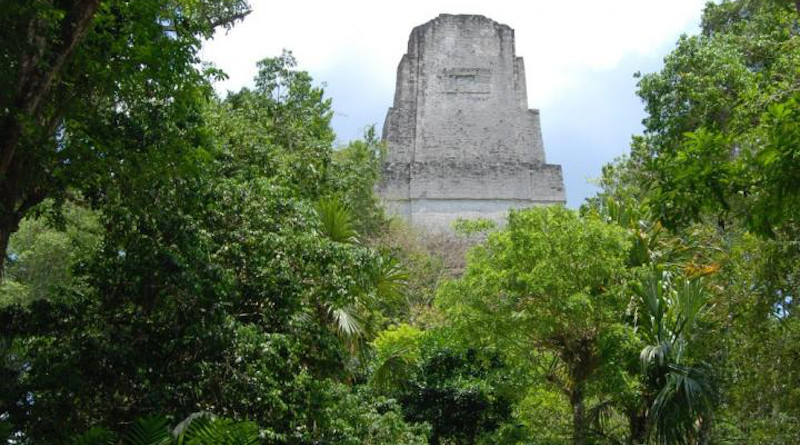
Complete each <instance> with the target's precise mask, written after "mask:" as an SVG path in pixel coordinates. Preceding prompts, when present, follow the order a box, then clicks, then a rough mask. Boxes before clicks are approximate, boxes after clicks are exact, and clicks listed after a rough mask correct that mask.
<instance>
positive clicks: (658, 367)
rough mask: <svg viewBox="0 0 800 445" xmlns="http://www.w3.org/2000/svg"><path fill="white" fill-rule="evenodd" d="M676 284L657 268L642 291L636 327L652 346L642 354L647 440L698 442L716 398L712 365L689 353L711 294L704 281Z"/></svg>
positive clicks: (671, 442)
mask: <svg viewBox="0 0 800 445" xmlns="http://www.w3.org/2000/svg"><path fill="white" fill-rule="evenodd" d="M676 281H677V282H673V277H672V275H671V274H670V273H669V272H664V271H661V270H659V269H654V270H652V271H651V273H650V274H649V275H648V276H647V277H646V278H645V279H643V280H642V283H641V284H640V286H639V287H638V290H637V294H638V296H639V298H640V299H641V303H642V306H643V311H642V314H640V316H639V317H638V318H637V329H638V331H639V332H640V333H641V334H642V335H643V337H644V338H645V340H646V342H647V343H648V345H647V346H646V347H644V348H643V349H642V352H641V354H640V361H641V365H642V374H643V375H644V377H645V382H646V384H647V386H648V388H647V390H646V391H647V393H648V394H647V396H648V397H649V401H651V404H650V406H649V409H648V414H647V419H648V436H649V437H651V438H654V439H655V441H656V442H657V443H659V444H695V443H698V442H701V441H702V436H703V433H704V431H706V429H707V427H708V425H709V422H710V421H711V416H712V413H713V410H714V408H715V405H716V399H717V396H716V394H717V388H716V384H715V382H714V379H713V376H712V374H711V372H710V367H709V365H708V364H707V363H705V362H703V361H701V360H696V359H694V358H693V357H692V356H691V354H690V348H691V346H692V345H693V342H695V341H696V339H697V334H698V333H699V332H698V331H699V330H700V329H699V328H700V327H701V324H700V321H701V320H702V318H703V316H704V314H705V313H706V312H707V309H708V305H707V301H708V292H707V290H706V287H705V283H704V281H703V278H694V279H687V278H685V277H679V278H678V279H677V280H676Z"/></svg>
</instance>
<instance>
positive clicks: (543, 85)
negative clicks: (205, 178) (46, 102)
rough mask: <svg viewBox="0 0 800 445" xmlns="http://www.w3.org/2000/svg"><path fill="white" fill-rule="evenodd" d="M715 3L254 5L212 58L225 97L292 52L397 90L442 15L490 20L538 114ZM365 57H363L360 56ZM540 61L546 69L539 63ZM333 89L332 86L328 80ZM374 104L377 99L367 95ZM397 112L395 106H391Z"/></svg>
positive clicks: (208, 52)
mask: <svg viewBox="0 0 800 445" xmlns="http://www.w3.org/2000/svg"><path fill="white" fill-rule="evenodd" d="M704 3H705V0H666V1H665V0H613V1H596V0H573V1H541V0H540V1H528V2H524V1H519V0H514V1H503V0H493V1H487V0H480V1H478V0H439V1H433V0H428V1H425V0H406V1H393V2H386V1H375V0H371V1H367V0H347V1H302V0H301V1H288V2H287V1H283V2H272V1H267V0H252V6H253V13H252V14H251V15H250V16H249V17H248V18H247V19H246V20H245V21H244V22H243V23H240V24H238V25H237V26H236V27H235V28H234V29H233V30H232V31H230V32H229V33H227V34H225V33H219V34H218V35H217V36H216V37H215V38H214V40H213V41H211V42H209V43H207V44H206V45H205V47H204V49H203V56H204V58H205V59H206V60H209V61H212V62H214V63H215V64H216V65H217V66H219V67H220V68H222V69H223V70H224V71H226V72H227V73H228V74H229V75H230V79H229V80H228V81H227V82H225V83H223V84H221V85H219V88H220V89H221V90H223V91H224V90H225V89H238V88H239V87H241V86H243V85H247V84H249V82H250V80H251V79H252V77H253V75H254V74H255V62H256V61H257V60H259V59H261V58H263V57H267V56H273V55H277V54H279V53H280V51H281V49H282V48H288V49H291V50H292V51H293V52H294V53H295V56H297V58H298V60H299V61H300V63H301V67H302V68H303V69H306V70H308V71H310V72H312V74H313V73H315V72H322V71H329V70H330V69H331V67H333V66H334V65H337V60H338V59H339V58H340V57H342V56H343V55H347V59H348V60H349V61H351V62H354V63H355V64H354V65H353V66H350V67H348V68H349V69H352V70H366V71H367V72H369V73H370V75H371V77H372V76H374V77H375V78H376V80H377V81H376V82H374V85H375V86H377V87H380V88H393V87H394V75H395V69H396V66H397V63H398V62H399V60H400V57H401V56H402V54H403V53H404V52H405V48H406V42H407V39H408V34H409V32H410V31H411V29H412V28H413V27H414V26H417V25H420V24H422V23H424V22H426V21H428V20H430V19H432V18H434V17H436V16H437V15H438V14H440V13H443V12H446V13H468V14H482V15H485V16H487V17H489V18H492V19H494V20H496V21H498V22H501V23H505V24H508V25H509V26H511V27H512V28H514V29H515V30H516V37H517V55H519V56H522V57H524V58H525V60H526V61H527V76H528V89H529V94H528V96H529V98H530V101H531V105H532V106H535V107H545V106H546V105H547V104H548V103H549V102H550V101H553V100H555V99H556V98H557V97H558V96H559V94H561V93H563V92H564V91H565V90H569V89H571V88H575V87H576V85H575V82H576V81H577V80H578V79H580V78H581V77H583V76H581V73H582V72H585V71H591V70H598V69H600V70H603V69H611V68H613V67H614V66H616V65H617V64H618V63H619V61H620V60H621V59H622V58H623V57H625V56H629V55H648V54H650V53H651V52H652V51H653V50H654V49H655V48H659V47H663V45H664V44H665V43H671V41H674V40H675V38H676V37H677V36H678V35H679V34H680V33H681V32H683V31H686V30H687V29H688V28H689V25H691V24H694V23H696V21H697V19H698V17H699V15H700V11H701V9H702V6H703V4H704ZM354 53H355V54H357V57H353V54H354ZM534 61H536V63H534ZM320 80H325V79H320ZM365 94H369V91H365ZM388 105H389V104H387V106H388Z"/></svg>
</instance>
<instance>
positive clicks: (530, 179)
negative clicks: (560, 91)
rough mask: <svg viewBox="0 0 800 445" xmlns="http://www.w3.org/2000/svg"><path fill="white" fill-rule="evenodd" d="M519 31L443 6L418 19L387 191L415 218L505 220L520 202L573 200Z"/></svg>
mask: <svg viewBox="0 0 800 445" xmlns="http://www.w3.org/2000/svg"><path fill="white" fill-rule="evenodd" d="M527 102H528V100H527V93H526V87H525V68H524V64H523V61H522V58H521V57H516V55H515V52H514V30H513V29H511V28H510V27H508V26H506V25H501V24H499V23H497V22H495V21H493V20H490V19H488V18H486V17H483V16H475V15H449V14H443V15H440V16H439V17H437V18H436V19H434V20H431V21H430V22H428V23H426V24H424V25H421V26H418V27H416V28H414V30H413V31H412V32H411V36H410V38H409V42H408V52H407V53H406V54H405V55H404V56H403V58H402V59H401V61H400V65H399V66H398V68H397V87H396V90H395V98H394V105H393V106H392V107H391V108H389V112H388V113H387V116H386V121H385V122H384V127H383V139H384V140H385V141H386V142H387V146H388V158H387V162H386V164H385V166H384V172H383V173H384V175H383V176H384V180H383V183H382V184H381V185H380V187H379V190H378V192H379V194H380V195H381V196H382V197H383V198H384V200H385V201H386V202H387V205H388V207H389V209H390V210H392V211H394V212H396V213H398V214H400V215H403V216H405V217H406V218H407V219H409V220H410V221H411V222H412V223H413V224H415V225H420V226H426V227H428V228H430V229H435V230H448V229H449V228H450V225H451V223H452V222H453V221H454V220H455V219H457V218H459V217H462V218H475V217H482V218H491V219H494V220H497V221H502V220H504V219H505V215H506V213H507V211H508V209H510V208H521V207H530V206H532V205H540V204H552V203H563V202H564V201H565V193H564V182H563V178H562V175H561V166H559V165H552V164H547V163H546V162H545V155H544V145H543V143H542V133H541V128H540V123H539V112H538V110H529V109H528V105H527Z"/></svg>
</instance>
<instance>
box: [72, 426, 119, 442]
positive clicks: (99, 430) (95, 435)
mask: <svg viewBox="0 0 800 445" xmlns="http://www.w3.org/2000/svg"><path fill="white" fill-rule="evenodd" d="M115 442H116V440H115V437H114V433H112V432H111V431H110V430H108V428H103V427H94V428H92V429H90V430H89V431H86V432H85V433H83V434H79V435H77V436H74V437H73V438H72V440H71V441H70V444H71V445H114V443H115Z"/></svg>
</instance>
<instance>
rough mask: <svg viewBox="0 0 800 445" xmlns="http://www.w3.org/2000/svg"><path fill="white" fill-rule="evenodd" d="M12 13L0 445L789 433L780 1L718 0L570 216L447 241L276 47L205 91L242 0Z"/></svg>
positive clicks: (480, 225)
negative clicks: (405, 217) (386, 193)
mask: <svg viewBox="0 0 800 445" xmlns="http://www.w3.org/2000/svg"><path fill="white" fill-rule="evenodd" d="M0 7H2V9H3V11H4V16H3V17H2V18H0V25H3V26H0V45H2V46H1V47H0V51H1V52H0V54H1V55H2V58H3V60H4V61H6V63H4V64H1V65H2V67H0V88H2V91H0V100H1V101H2V102H0V105H2V106H1V107H0V121H1V122H0V126H1V128H2V129H3V130H2V134H0V144H1V145H2V147H0V149H1V150H2V152H1V153H0V207H2V215H0V250H2V257H3V261H4V264H2V265H1V266H2V270H3V275H2V283H0V443H14V444H25V443H32V444H33V443H74V444H108V443H125V444H128V443H130V444H137V443H142V444H145V443H146V444H150V443H197V444H206V443H208V444H211V443H231V444H238V443H242V444H249V443H266V444H376V445H377V444H422V443H431V444H455V443H459V444H461V443H463V444H496V443H501V444H506V443H508V444H511V443H525V444H562V443H574V444H579V445H581V444H621V443H626V444H704V443H721V444H734V443H765V444H785V443H797V442H800V435H798V434H799V433H798V431H800V391H798V389H797V382H798V381H800V371H799V370H800V335H798V332H800V330H799V329H800V325H798V318H797V314H796V312H795V307H796V301H795V296H796V295H797V294H798V292H800V238H798V234H799V233H800V230H798V228H799V227H800V226H798V223H800V221H798V219H797V215H798V214H799V213H798V212H800V204H798V202H799V201H798V198H799V197H800V194H798V191H799V190H800V183H798V178H800V158H799V157H798V147H800V96H798V90H799V89H800V86H799V85H800V83H799V82H800V80H798V79H800V47H798V45H800V25H798V23H800V10H799V9H798V8H800V7H798V6H797V5H796V4H795V3H792V2H789V1H785V0H736V1H723V2H720V3H709V4H708V5H707V6H706V9H705V12H704V15H703V22H702V30H701V33H700V34H699V35H697V36H687V37H682V38H681V39H680V40H679V41H678V42H677V45H676V48H675V50H674V51H672V52H671V53H670V54H669V55H668V56H667V57H666V59H665V64H664V67H663V69H662V70H661V71H659V72H656V73H652V74H647V75H645V76H642V77H641V80H640V83H639V95H640V96H641V98H642V99H643V101H644V105H645V108H646V110H647V113H648V115H647V118H646V119H645V122H644V124H645V132H644V134H643V135H640V136H637V137H635V138H634V139H633V141H632V146H631V154H630V156H627V157H624V158H622V159H620V160H618V161H616V162H614V163H612V164H609V165H607V166H606V167H604V170H603V176H602V178H600V181H599V184H600V187H601V190H600V192H599V193H598V194H597V196H595V197H593V198H590V199H588V200H587V201H586V202H585V203H584V204H583V205H582V206H581V208H580V209H579V210H570V209H566V208H563V207H560V206H554V207H546V208H544V207H543V208H534V209H527V210H519V211H513V212H511V214H510V215H509V218H508V221H507V222H506V224H505V225H502V226H497V225H496V224H494V223H492V222H490V221H483V220H475V221H460V222H459V223H458V224H457V227H455V228H454V232H455V233H456V234H455V235H442V234H432V233H425V232H421V231H419V230H417V229H414V228H411V227H408V226H406V225H405V224H404V223H403V222H401V221H398V220H394V219H391V218H388V217H387V216H386V215H385V214H384V211H383V209H382V208H381V205H380V202H379V200H378V199H377V197H376V196H375V195H374V192H373V190H374V188H375V185H376V183H377V182H378V181H379V176H380V170H381V165H382V161H383V150H384V148H383V147H382V144H381V143H380V142H379V141H378V140H377V139H376V137H375V132H374V130H373V129H369V130H367V132H366V133H365V135H364V137H363V139H361V140H356V141H352V142H350V143H349V144H347V145H345V146H341V147H334V146H333V144H334V140H335V136H334V133H333V131H332V129H331V125H330V122H331V117H332V103H331V101H330V100H329V99H327V98H326V97H325V95H324V91H323V90H322V88H319V87H317V86H315V84H314V82H313V81H312V79H311V77H310V76H309V75H308V73H305V72H303V71H300V70H298V69H297V68H296V62H295V60H294V58H293V57H292V55H291V53H290V52H284V53H283V54H282V55H280V56H278V57H273V58H267V59H264V60H262V61H261V62H259V64H258V75H257V76H256V79H255V83H254V87H253V88H245V89H242V90H240V91H238V92H230V93H228V95H227V96H226V97H224V98H221V97H217V96H215V95H214V94H213V92H212V90H211V88H210V85H211V82H212V81H213V79H214V78H215V77H216V76H219V75H221V73H219V72H217V71H216V70H213V69H205V68H201V65H200V64H198V62H199V59H198V57H197V51H198V49H199V45H200V42H201V39H203V38H205V37H208V36H210V35H211V33H212V32H213V29H215V28H216V27H220V26H223V27H228V26H231V25H232V24H233V23H234V22H236V21H237V20H239V19H242V18H243V17H244V16H246V15H247V11H248V6H247V5H246V4H245V3H244V2H241V1H238V0H237V1H234V0H231V1H228V0H222V1H220V0H217V1H211V0H208V1H195V0H193V1H169V2H163V1H161V2H157V1H154V0H153V1H151V0H143V1H137V2H124V1H108V2H99V1H96V0H72V1H60V2H59V1H35V2H27V3H25V2H23V3H20V2H9V1H3V0H0ZM12 233H13V236H12ZM467 250H468V252H467Z"/></svg>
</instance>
